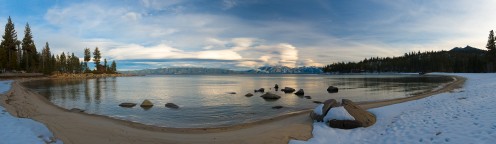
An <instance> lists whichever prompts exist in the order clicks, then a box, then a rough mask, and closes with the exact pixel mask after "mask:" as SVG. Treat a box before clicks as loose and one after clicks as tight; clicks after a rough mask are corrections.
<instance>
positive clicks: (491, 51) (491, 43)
mask: <svg viewBox="0 0 496 144" xmlns="http://www.w3.org/2000/svg"><path fill="white" fill-rule="evenodd" d="M495 40H496V39H495V37H494V32H493V30H491V31H489V37H488V40H487V45H486V48H487V49H488V52H487V59H488V60H489V65H488V68H489V71H493V70H494V69H496V63H495V62H496V44H495ZM491 65H492V66H491Z"/></svg>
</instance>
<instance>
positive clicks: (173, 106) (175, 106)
mask: <svg viewBox="0 0 496 144" xmlns="http://www.w3.org/2000/svg"><path fill="white" fill-rule="evenodd" d="M165 107H167V108H172V109H178V108H179V106H178V105H176V104H174V103H166V104H165Z"/></svg>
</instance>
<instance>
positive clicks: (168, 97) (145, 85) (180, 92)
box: [23, 74, 453, 128]
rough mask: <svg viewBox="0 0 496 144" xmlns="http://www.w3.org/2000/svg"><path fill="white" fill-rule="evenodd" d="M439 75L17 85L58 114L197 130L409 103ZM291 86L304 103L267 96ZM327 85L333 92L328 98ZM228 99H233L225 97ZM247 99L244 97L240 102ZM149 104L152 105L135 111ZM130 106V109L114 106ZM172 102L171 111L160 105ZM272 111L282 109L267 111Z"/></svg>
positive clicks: (178, 77)
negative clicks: (360, 105) (336, 106)
mask: <svg viewBox="0 0 496 144" xmlns="http://www.w3.org/2000/svg"><path fill="white" fill-rule="evenodd" d="M452 80H453V79H452V78H451V77H446V76H435V75H427V76H419V75H407V74H394V75H378V74H377V75H153V76H137V77H109V78H99V79H72V80H65V79H64V80H62V79H59V80H56V79H51V80H35V81H29V82H26V83H24V84H23V85H24V86H26V87H28V88H30V89H32V90H34V91H35V92H37V93H39V94H41V95H43V96H45V97H46V98H47V99H48V100H49V101H50V102H52V103H54V104H55V105H57V106H60V107H62V108H66V109H72V108H79V109H83V110H85V112H87V113H91V114H97V115H106V116H110V117H114V118H117V119H124V120H129V121H134V122H139V123H144V124H150V125H156V126H164V127H175V128H200V127H219V126H230V125H235V124H241V123H247V122H253V121H257V120H262V119H267V118H272V117H276V116H280V115H284V114H288V113H291V112H295V111H300V110H305V109H311V108H314V107H315V106H316V105H317V104H315V103H314V102H313V101H325V100H327V99H331V98H334V99H337V100H338V101H341V99H344V98H346V99H350V100H352V101H355V102H364V101H380V100H387V99H395V98H403V97H409V96H412V95H414V94H416V93H421V92H425V91H431V90H433V89H436V88H439V87H440V86H441V85H442V84H444V83H447V82H450V81H452ZM275 84H278V85H279V87H280V88H284V87H292V88H295V89H296V90H298V89H300V88H301V89H304V91H305V96H311V98H312V99H306V98H304V97H300V96H296V95H294V94H285V93H283V92H281V91H275V90H274V88H272V87H274V85H275ZM328 86H336V87H338V88H339V92H338V93H328V92H327V91H326V89H327V87H328ZM259 88H265V90H266V92H267V91H270V92H272V93H275V94H277V95H280V96H281V98H280V99H278V100H275V101H267V100H264V99H263V98H261V97H260V95H262V94H263V93H254V91H253V90H254V89H259ZM229 92H236V94H229ZM247 93H253V94H254V96H252V97H245V96H244V95H245V94H247ZM145 99H148V100H150V101H151V102H152V103H153V104H154V106H153V107H152V108H150V109H144V108H141V107H140V106H139V104H140V103H141V102H142V101H143V100H145ZM123 102H133V103H138V105H137V106H135V107H133V108H123V107H119V106H118V105H119V104H120V103H123ZM166 103H175V104H177V105H178V106H179V107H180V108H179V109H169V108H166V107H165V106H164V105H165V104H166ZM274 106H283V108H281V109H273V108H272V107H274Z"/></svg>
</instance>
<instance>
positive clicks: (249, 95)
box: [245, 93, 253, 97]
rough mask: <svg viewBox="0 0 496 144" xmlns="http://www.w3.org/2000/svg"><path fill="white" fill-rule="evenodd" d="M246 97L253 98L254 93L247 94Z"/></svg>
mask: <svg viewBox="0 0 496 144" xmlns="http://www.w3.org/2000/svg"><path fill="white" fill-rule="evenodd" d="M245 96H247V97H251V96H253V94H252V93H247V94H245Z"/></svg>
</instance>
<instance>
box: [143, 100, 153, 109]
mask: <svg viewBox="0 0 496 144" xmlns="http://www.w3.org/2000/svg"><path fill="white" fill-rule="evenodd" d="M140 106H141V107H143V108H151V107H153V103H152V102H150V101H149V100H147V99H145V100H144V101H143V102H142V103H141V105H140Z"/></svg>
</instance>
